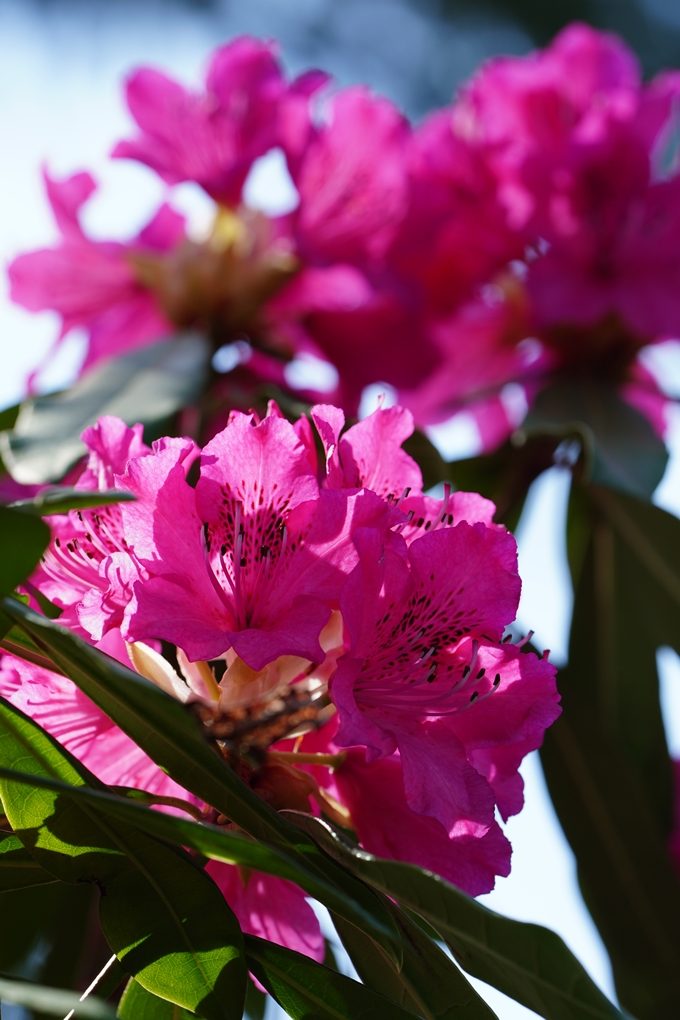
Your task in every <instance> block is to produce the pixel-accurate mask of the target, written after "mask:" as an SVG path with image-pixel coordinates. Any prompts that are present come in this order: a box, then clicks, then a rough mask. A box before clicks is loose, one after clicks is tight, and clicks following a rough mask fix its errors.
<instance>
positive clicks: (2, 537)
mask: <svg viewBox="0 0 680 1020" xmlns="http://www.w3.org/2000/svg"><path fill="white" fill-rule="evenodd" d="M49 540H50V529H49V528H48V527H47V525H46V524H45V523H44V522H43V521H40V520H37V519H36V518H34V517H29V516H27V515H26V514H22V513H20V512H19V511H18V510H10V508H9V507H6V506H0V595H8V594H9V593H10V592H11V591H14V589H15V588H16V586H17V585H18V584H21V582H22V581H25V580H26V578H27V577H29V576H30V575H31V574H32V573H33V571H34V570H35V568H36V567H37V565H38V563H39V561H40V557H41V556H42V554H43V552H44V551H45V549H46V548H47V543H48V542H49Z"/></svg>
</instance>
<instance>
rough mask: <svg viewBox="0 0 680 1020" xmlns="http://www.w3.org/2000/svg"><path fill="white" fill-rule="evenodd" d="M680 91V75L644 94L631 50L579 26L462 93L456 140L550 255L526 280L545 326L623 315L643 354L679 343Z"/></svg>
mask: <svg viewBox="0 0 680 1020" xmlns="http://www.w3.org/2000/svg"><path fill="white" fill-rule="evenodd" d="M679 91H680V76H678V75H677V74H665V75H660V76H659V77H658V78H656V79H655V80H654V81H653V82H651V83H650V84H649V85H646V86H643V84H642V81H641V77H640V71H639V68H638V66H637V62H636V60H635V57H634V55H633V54H632V53H631V52H630V50H628V49H627V48H626V47H625V45H624V44H623V43H622V42H621V41H620V40H618V39H617V38H616V37H615V36H608V35H604V34H602V33H599V32H596V31H595V30H594V29H591V28H589V27H588V26H586V25H579V24H576V25H571V26H570V27H569V28H566V29H565V30H564V31H563V32H561V33H560V34H559V35H558V36H557V38H556V39H555V40H554V42H553V43H552V44H551V45H550V46H549V47H548V48H547V49H546V50H544V51H542V52H539V53H535V54H531V55H529V56H528V57H523V58H502V59H499V60H496V61H492V62H490V63H489V65H488V66H487V67H486V68H484V69H482V71H481V72H480V73H479V75H477V77H476V78H474V79H473V81H472V83H471V84H470V85H469V87H468V88H467V89H466V90H465V91H464V93H463V97H462V100H461V102H460V103H459V105H458V107H457V108H456V110H455V125H456V130H457V131H458V133H459V134H460V135H462V136H464V137H465V138H466V139H468V140H471V142H472V144H473V145H476V146H478V147H479V148H480V150H481V151H483V152H484V153H485V156H486V159H487V161H488V163H489V165H490V166H491V167H492V168H493V170H494V172H495V173H496V175H497V178H498V188H499V195H500V197H501V200H502V202H503V203H504V205H505V206H506V209H507V212H508V216H509V218H510V221H511V222H512V223H513V225H515V226H516V227H519V228H521V230H522V233H523V236H524V238H525V240H526V242H527V243H529V244H531V243H535V240H536V239H538V238H541V239H542V242H543V245H544V254H543V255H542V257H540V258H538V259H537V260H535V262H533V263H532V264H531V267H530V272H529V277H528V289H529V294H530V297H531V300H532V303H533V310H534V315H535V319H536V322H537V324H538V325H539V326H544V327H551V326H555V325H561V324H565V323H573V324H578V325H591V324H597V323H598V322H599V321H601V320H602V319H603V318H604V317H605V316H607V315H617V316H618V317H619V318H620V320H621V322H622V323H623V324H624V326H625V327H626V328H627V329H628V330H630V331H631V332H632V333H633V334H634V335H635V336H636V337H638V338H640V339H641V342H644V341H645V340H646V341H647V342H649V341H653V340H656V339H658V338H660V336H661V335H662V334H665V335H668V334H672V335H675V333H676V332H677V330H678V327H679V325H680V300H679V299H678V292H679V291H680V287H679V283H680V256H679V255H678V251H679V249H680V245H679V241H680V211H679V210H680V182H679V180H678V178H677V176H676V171H677V167H676V165H675V163H674V162H672V161H671V162H670V163H669V162H668V157H667V151H666V150H667V149H668V143H669V141H670V139H669V137H667V136H668V132H669V131H670V130H671V125H670V117H671V113H672V109H673V104H674V102H675V101H676V99H677V95H678V93H679ZM546 249H547V250H546ZM641 342H639V343H638V346H640V345H641ZM579 354H580V352H579Z"/></svg>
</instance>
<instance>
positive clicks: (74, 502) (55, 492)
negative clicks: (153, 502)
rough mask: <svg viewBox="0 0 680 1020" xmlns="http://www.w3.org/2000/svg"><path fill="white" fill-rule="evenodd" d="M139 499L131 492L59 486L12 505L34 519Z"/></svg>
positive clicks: (11, 505)
mask: <svg viewBox="0 0 680 1020" xmlns="http://www.w3.org/2000/svg"><path fill="white" fill-rule="evenodd" d="M136 498H137V497H136V496H133V495H132V493H131V492H119V491H118V489H111V490H110V491H105V492H90V491H88V490H83V489H69V488H68V487H66V486H57V487H56V488H54V489H43V490H42V492H39V493H38V494H37V496H34V497H33V499H20V500H18V501H17V502H16V503H10V504H9V505H10V507H11V508H12V509H13V510H21V512H22V513H25V514H32V515H33V516H34V517H49V516H50V515H51V514H66V513H68V512H69V510H87V509H88V508H89V507H96V506H110V505H111V504H112V503H130V502H133V501H134V500H135V499H136Z"/></svg>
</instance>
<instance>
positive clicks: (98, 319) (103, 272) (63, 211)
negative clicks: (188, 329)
mask: <svg viewBox="0 0 680 1020" xmlns="http://www.w3.org/2000/svg"><path fill="white" fill-rule="evenodd" d="M44 177H45V185H46V187H47V194H48V198H49V200H50V204H51V206H52V211H53V213H54V217H55V219H56V221H57V226H58V227H59V230H60V231H61V234H62V241H61V243H60V244H59V245H58V246H57V247H55V248H44V249H41V250H40V251H34V252H29V253H27V254H25V255H19V256H18V258H16V259H15V260H14V261H13V262H12V264H11V265H10V267H9V278H10V286H11V291H10V293H11V297H12V300H13V301H16V302H17V304H20V305H23V306H24V308H27V309H28V310H29V311H31V312H39V311H44V310H45V309H50V310H53V311H55V312H57V313H58V314H59V315H60V316H61V319H62V328H61V333H60V338H59V339H60V340H61V339H62V338H63V337H64V336H65V335H66V334H67V333H68V332H69V331H70V330H72V329H75V328H77V327H81V328H83V329H85V330H86V331H87V334H88V349H87V355H86V358H85V362H84V365H83V368H84V369H87V368H90V367H91V366H92V365H94V364H95V363H96V362H98V361H100V360H101V359H102V358H108V357H111V356H112V355H114V354H121V353H123V352H124V351H128V350H131V349H132V348H135V347H141V346H143V345H145V344H148V343H150V342H151V341H153V340H158V339H160V338H161V337H163V336H167V335H168V334H169V333H171V332H172V331H173V326H172V324H171V323H170V321H169V320H168V319H167V317H166V316H165V314H164V313H163V311H162V309H161V306H160V304H159V302H158V301H157V299H156V297H155V295H154V293H153V292H152V291H151V290H149V289H148V288H147V287H145V286H143V284H142V283H140V281H139V279H138V277H137V274H136V272H135V269H134V266H133V264H132V256H135V255H145V254H147V255H148V254H153V253H159V252H166V251H169V250H171V249H172V248H174V247H175V246H176V245H178V244H179V243H180V241H182V239H183V238H184V219H183V217H182V216H180V215H179V213H176V212H175V211H174V210H173V209H172V208H171V207H170V206H169V205H167V204H164V205H162V206H161V208H160V209H159V210H158V212H157V213H156V215H155V216H154V218H153V219H152V220H151V222H150V223H149V224H148V225H147V226H146V227H145V228H144V229H143V230H142V231H141V232H140V233H139V234H138V235H137V237H136V238H134V239H133V240H132V241H130V242H128V243H126V244H121V243H119V242H117V241H91V240H90V239H89V238H87V237H86V236H85V234H84V232H83V229H82V227H81V225H80V222H79V218H78V215H79V211H80V208H81V206H82V205H83V203H84V202H85V201H87V199H88V198H89V197H90V195H91V194H92V192H93V191H94V190H95V187H96V186H95V182H94V180H93V178H92V177H91V176H90V175H89V174H86V173H81V174H75V175H74V176H73V177H69V178H67V179H66V180H64V181H55V180H53V179H52V178H50V177H49V176H48V174H47V173H45V175H44Z"/></svg>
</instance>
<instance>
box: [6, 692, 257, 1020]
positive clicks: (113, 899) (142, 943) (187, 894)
mask: <svg viewBox="0 0 680 1020" xmlns="http://www.w3.org/2000/svg"><path fill="white" fill-rule="evenodd" d="M0 760H2V761H3V762H4V763H5V765H4V767H10V768H11V767H12V766H15V765H17V764H21V766H22V767H23V768H24V769H26V770H27V771H30V772H33V773H34V774H37V775H39V776H40V775H42V776H46V777H47V778H50V777H56V778H58V779H61V780H63V781H65V782H68V783H70V784H72V785H80V786H84V785H91V786H93V787H94V788H101V784H100V783H99V782H98V780H96V779H95V777H94V776H92V775H91V774H90V773H89V772H88V771H87V770H86V769H85V768H84V767H83V766H82V765H81V764H80V762H78V761H77V760H76V759H75V758H73V757H72V756H71V755H69V754H68V752H66V751H65V750H64V749H63V748H62V747H61V746H60V745H59V744H58V743H57V742H56V741H55V740H53V739H52V738H51V737H50V736H48V734H46V733H45V732H44V731H43V730H41V729H40V727H38V726H37V725H36V724H35V723H34V722H33V721H32V720H30V719H28V718H27V717H26V716H25V715H23V713H21V712H20V711H19V710H18V709H16V708H14V706H12V705H9V703H7V702H5V701H3V700H0ZM0 791H1V793H2V801H3V805H4V808H5V811H6V813H7V817H8V818H9V820H10V822H11V824H12V827H13V829H14V830H15V832H16V834H17V835H18V836H19V837H20V838H21V840H22V842H23V843H24V845H25V846H27V848H28V849H29V850H30V851H31V853H32V854H33V855H34V857H35V859H36V860H37V861H38V863H39V864H41V866H42V867H44V868H45V870H47V871H50V872H52V873H53V874H54V875H55V876H56V877H57V878H60V879H61V880H62V881H66V882H96V884H97V885H98V886H99V888H100V890H101V891H102V892H103V895H102V898H101V901H100V919H101V924H102V929H103V931H104V934H105V936H106V939H107V941H108V943H109V945H110V946H111V948H112V950H113V951H114V952H115V953H116V955H117V956H118V958H119V959H120V960H121V962H122V963H123V965H124V967H125V968H126V970H128V971H129V972H130V973H132V974H134V975H135V977H137V979H138V980H139V982H140V984H142V985H144V987H146V988H148V990H149V991H152V992H153V993H154V994H159V995H161V996H162V997H164V998H168V999H171V1000H172V1001H176V1002H178V1003H179V1004H180V1005H183V1006H185V1007H187V1008H189V1009H192V1010H194V1011H195V1012H197V1013H198V1015H199V1016H203V1017H205V1018H206V1020H237V1018H238V1020H240V1016H241V1012H242V1006H243V998H244V995H245V980H246V971H245V966H244V960H243V950H242V945H243V944H242V941H241V932H240V929H239V926H238V923H237V922H236V919H235V918H234V916H233V914H232V913H231V911H230V909H229V907H228V906H227V904H226V901H225V900H224V898H223V896H222V895H221V894H220V892H219V890H218V889H217V887H216V886H215V884H214V883H213V882H212V880H211V879H210V878H209V877H208V876H207V875H205V874H204V873H203V872H202V871H201V870H200V868H198V867H196V866H195V865H194V864H193V863H192V862H191V861H190V860H189V859H188V858H187V857H185V856H184V855H183V854H181V853H176V852H174V851H173V850H172V849H170V848H169V847H167V846H165V845H163V844H161V843H158V842H157V841H156V840H153V839H152V838H150V837H148V836H146V835H143V834H142V833H139V832H137V831H136V830H135V829H132V828H131V827H129V826H126V825H124V824H122V823H117V822H113V821H112V820H110V819H104V818H103V817H102V816H101V815H99V814H98V813H97V812H96V811H95V810H93V809H92V808H90V807H89V806H88V807H83V808H82V809H81V808H80V807H77V806H76V805H75V804H74V803H73V800H72V799H70V798H63V800H62V801H60V798H59V795H55V794H54V793H52V792H50V791H47V790H44V789H40V790H38V789H35V788H34V789H32V790H31V792H30V794H27V791H26V787H25V786H24V785H22V784H19V783H17V782H15V781H12V780H7V779H2V780H0Z"/></svg>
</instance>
